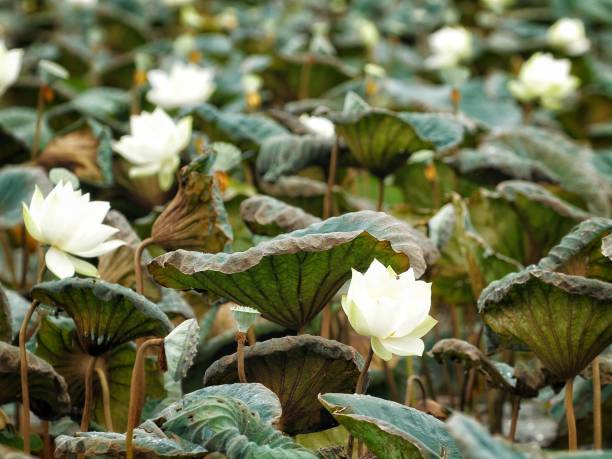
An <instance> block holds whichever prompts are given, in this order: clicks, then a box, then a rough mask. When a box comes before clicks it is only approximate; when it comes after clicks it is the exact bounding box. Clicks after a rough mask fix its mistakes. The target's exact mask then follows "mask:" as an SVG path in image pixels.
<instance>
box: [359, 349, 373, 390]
mask: <svg viewBox="0 0 612 459" xmlns="http://www.w3.org/2000/svg"><path fill="white" fill-rule="evenodd" d="M373 356H374V350H373V349H372V346H370V349H369V351H368V356H367V357H366V361H365V363H364V364H363V368H362V369H361V373H359V378H358V379H357V386H356V387H355V393H356V394H363V389H364V386H365V379H366V376H367V374H368V370H369V369H370V364H371V363H372V357H373Z"/></svg>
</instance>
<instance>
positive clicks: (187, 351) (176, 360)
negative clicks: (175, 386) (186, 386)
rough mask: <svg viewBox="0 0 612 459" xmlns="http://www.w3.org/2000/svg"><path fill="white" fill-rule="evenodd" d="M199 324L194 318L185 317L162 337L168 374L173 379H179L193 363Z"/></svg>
mask: <svg viewBox="0 0 612 459" xmlns="http://www.w3.org/2000/svg"><path fill="white" fill-rule="evenodd" d="M199 338H200V326H199V325H198V321H197V320H195V319H187V320H184V321H183V322H181V323H180V324H179V325H177V326H176V327H174V329H173V330H172V331H171V332H170V333H169V334H168V336H166V337H165V338H164V354H165V356H166V364H167V366H168V370H167V371H168V374H169V375H170V377H171V378H172V379H174V380H175V381H180V380H181V379H182V378H184V377H185V375H186V374H187V370H189V368H190V367H191V365H193V359H194V357H195V355H196V354H197V353H198V341H199Z"/></svg>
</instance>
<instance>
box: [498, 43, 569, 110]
mask: <svg viewBox="0 0 612 459" xmlns="http://www.w3.org/2000/svg"><path fill="white" fill-rule="evenodd" d="M570 70H571V62H570V61H569V60H568V59H555V58H554V57H553V56H552V54H549V53H535V54H534V55H533V56H531V57H530V58H529V59H528V60H527V61H526V62H524V63H523V65H522V66H521V70H520V71H519V76H518V80H514V81H511V82H510V83H509V84H508V89H510V92H511V93H512V94H513V95H514V96H515V97H516V98H517V99H519V100H521V101H523V102H529V101H533V100H537V99H539V100H540V101H541V102H542V105H543V106H544V107H546V108H548V109H550V110H558V109H560V108H561V107H562V106H563V102H564V100H566V99H567V98H569V97H571V96H572V95H573V94H574V92H575V91H576V88H578V86H579V85H580V80H579V79H578V78H577V77H575V76H573V75H571V74H570Z"/></svg>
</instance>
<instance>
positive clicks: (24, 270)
mask: <svg viewBox="0 0 612 459" xmlns="http://www.w3.org/2000/svg"><path fill="white" fill-rule="evenodd" d="M29 265H30V252H29V250H28V231H27V230H26V228H25V226H22V227H21V282H19V288H20V289H23V288H24V287H25V286H26V282H27V280H28V267H29Z"/></svg>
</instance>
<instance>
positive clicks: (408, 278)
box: [342, 260, 437, 360]
mask: <svg viewBox="0 0 612 459" xmlns="http://www.w3.org/2000/svg"><path fill="white" fill-rule="evenodd" d="M430 308H431V283H427V282H424V281H417V280H415V278H414V272H413V270H412V268H411V269H409V270H408V271H406V272H405V273H402V274H400V275H397V274H396V273H395V272H394V271H393V269H391V267H388V268H385V267H384V265H383V264H382V263H381V262H379V261H378V260H374V261H373V262H372V264H371V265H370V267H369V268H368V270H367V271H366V272H365V274H361V273H360V272H358V271H355V270H353V277H352V279H351V283H350V286H349V290H348V294H347V295H346V296H344V297H343V298H342V309H344V312H345V313H346V315H347V317H348V319H349V322H350V323H351V326H352V327H353V328H354V329H355V331H356V332H357V333H359V334H360V335H363V336H370V337H371V345H372V350H373V351H374V353H375V354H376V355H378V356H379V357H380V358H382V359H383V360H389V359H391V357H392V355H393V354H396V355H422V354H423V351H424V349H425V343H424V342H423V340H422V339H421V337H422V336H423V335H425V334H426V333H427V332H428V331H429V330H431V329H432V328H433V326H434V325H435V324H436V323H437V321H436V320H435V319H434V318H433V317H431V316H430V315H429V309H430Z"/></svg>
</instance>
